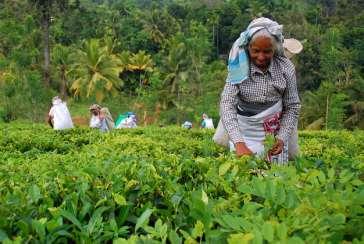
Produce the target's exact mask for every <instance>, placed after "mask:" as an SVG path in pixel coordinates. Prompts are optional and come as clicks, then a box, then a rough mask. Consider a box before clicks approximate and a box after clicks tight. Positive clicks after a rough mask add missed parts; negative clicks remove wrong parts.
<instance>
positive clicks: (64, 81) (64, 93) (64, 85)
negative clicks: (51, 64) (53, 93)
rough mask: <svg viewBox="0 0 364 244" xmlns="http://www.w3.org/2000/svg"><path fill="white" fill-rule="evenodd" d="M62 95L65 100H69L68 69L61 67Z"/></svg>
mask: <svg viewBox="0 0 364 244" xmlns="http://www.w3.org/2000/svg"><path fill="white" fill-rule="evenodd" d="M60 93H61V96H62V98H63V99H66V98H67V79H66V68H65V67H64V66H62V67H61V89H60Z"/></svg>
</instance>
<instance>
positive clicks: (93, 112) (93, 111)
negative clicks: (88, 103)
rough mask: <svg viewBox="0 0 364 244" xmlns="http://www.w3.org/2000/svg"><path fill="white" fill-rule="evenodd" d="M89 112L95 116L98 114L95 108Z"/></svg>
mask: <svg viewBox="0 0 364 244" xmlns="http://www.w3.org/2000/svg"><path fill="white" fill-rule="evenodd" d="M91 113H92V114H93V115H95V116H97V115H99V111H98V110H97V109H91Z"/></svg>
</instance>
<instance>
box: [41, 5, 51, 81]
mask: <svg viewBox="0 0 364 244" xmlns="http://www.w3.org/2000/svg"><path fill="white" fill-rule="evenodd" d="M47 2H48V1H47ZM49 8H50V6H49V4H47V3H45V5H44V6H43V9H42V28H43V45H44V48H43V54H44V66H43V72H44V73H43V75H44V78H43V79H44V85H45V86H47V87H49V86H50V84H51V79H50V61H51V59H50V50H49V23H50V16H49V15H50V14H49V11H50V10H49Z"/></svg>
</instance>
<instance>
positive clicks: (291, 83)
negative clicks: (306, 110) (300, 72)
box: [278, 61, 301, 143]
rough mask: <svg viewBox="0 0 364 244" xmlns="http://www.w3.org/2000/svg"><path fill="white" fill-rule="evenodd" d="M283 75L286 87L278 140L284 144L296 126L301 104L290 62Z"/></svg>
mask: <svg viewBox="0 0 364 244" xmlns="http://www.w3.org/2000/svg"><path fill="white" fill-rule="evenodd" d="M284 75H285V77H286V80H287V87H286V90H285V91H284V93H283V97H282V101H283V111H282V119H281V121H280V129H279V131H278V139H281V140H282V141H284V142H285V143H286V142H287V140H288V138H289V136H290V134H291V132H292V130H293V128H295V126H296V125H297V122H298V117H299V112H300V108H301V103H300V98H299V96H298V91H297V82H296V72H295V69H294V65H293V64H292V63H291V62H290V61H288V65H287V69H286V70H285V71H284Z"/></svg>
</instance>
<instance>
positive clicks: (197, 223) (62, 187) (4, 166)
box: [0, 123, 364, 243]
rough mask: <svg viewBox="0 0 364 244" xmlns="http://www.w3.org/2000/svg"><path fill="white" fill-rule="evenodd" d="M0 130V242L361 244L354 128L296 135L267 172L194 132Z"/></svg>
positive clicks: (359, 137)
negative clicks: (288, 155)
mask: <svg viewBox="0 0 364 244" xmlns="http://www.w3.org/2000/svg"><path fill="white" fill-rule="evenodd" d="M0 129H1V131H0V133H1V134H0V135H1V136H0V138H1V140H0V161H1V164H0V241H2V242H3V243H10V240H12V241H14V243H51V242H57V243H74V242H76V243H99V242H105V241H107V240H113V241H114V242H115V243H158V242H162V243H166V242H167V243H182V241H185V243H205V242H206V243H265V242H266V241H268V242H279V243H328V242H330V243H341V241H343V240H345V241H349V242H352V243H361V242H363V241H364V236H363V232H362V230H363V229H364V215H363V214H364V183H363V179H364V175H363V169H364V160H363V159H364V154H363V152H364V144H363V143H362V141H363V140H364V133H363V132H362V131H355V132H354V133H351V132H347V131H337V132H331V131H327V132H301V133H300V146H301V151H302V155H301V157H300V158H299V159H297V161H296V162H291V165H290V166H285V167H282V166H280V167H279V166H274V165H273V166H272V167H271V168H269V169H268V165H267V164H266V163H265V162H262V161H259V160H256V159H252V158H242V159H236V158H235V156H233V155H231V154H230V153H228V152H226V151H224V150H223V149H222V148H219V147H217V146H216V145H214V144H213V143H212V141H211V136H212V132H211V131H205V130H194V129H192V130H183V129H181V128H176V127H168V128H153V127H149V128H143V129H132V130H118V131H117V130H115V131H113V132H111V133H106V134H101V133H99V132H98V131H92V130H89V129H74V130H71V131H64V132H55V131H53V130H51V129H48V128H46V127H45V126H43V125H26V124H14V123H12V124H0ZM126 240H129V242H126Z"/></svg>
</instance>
